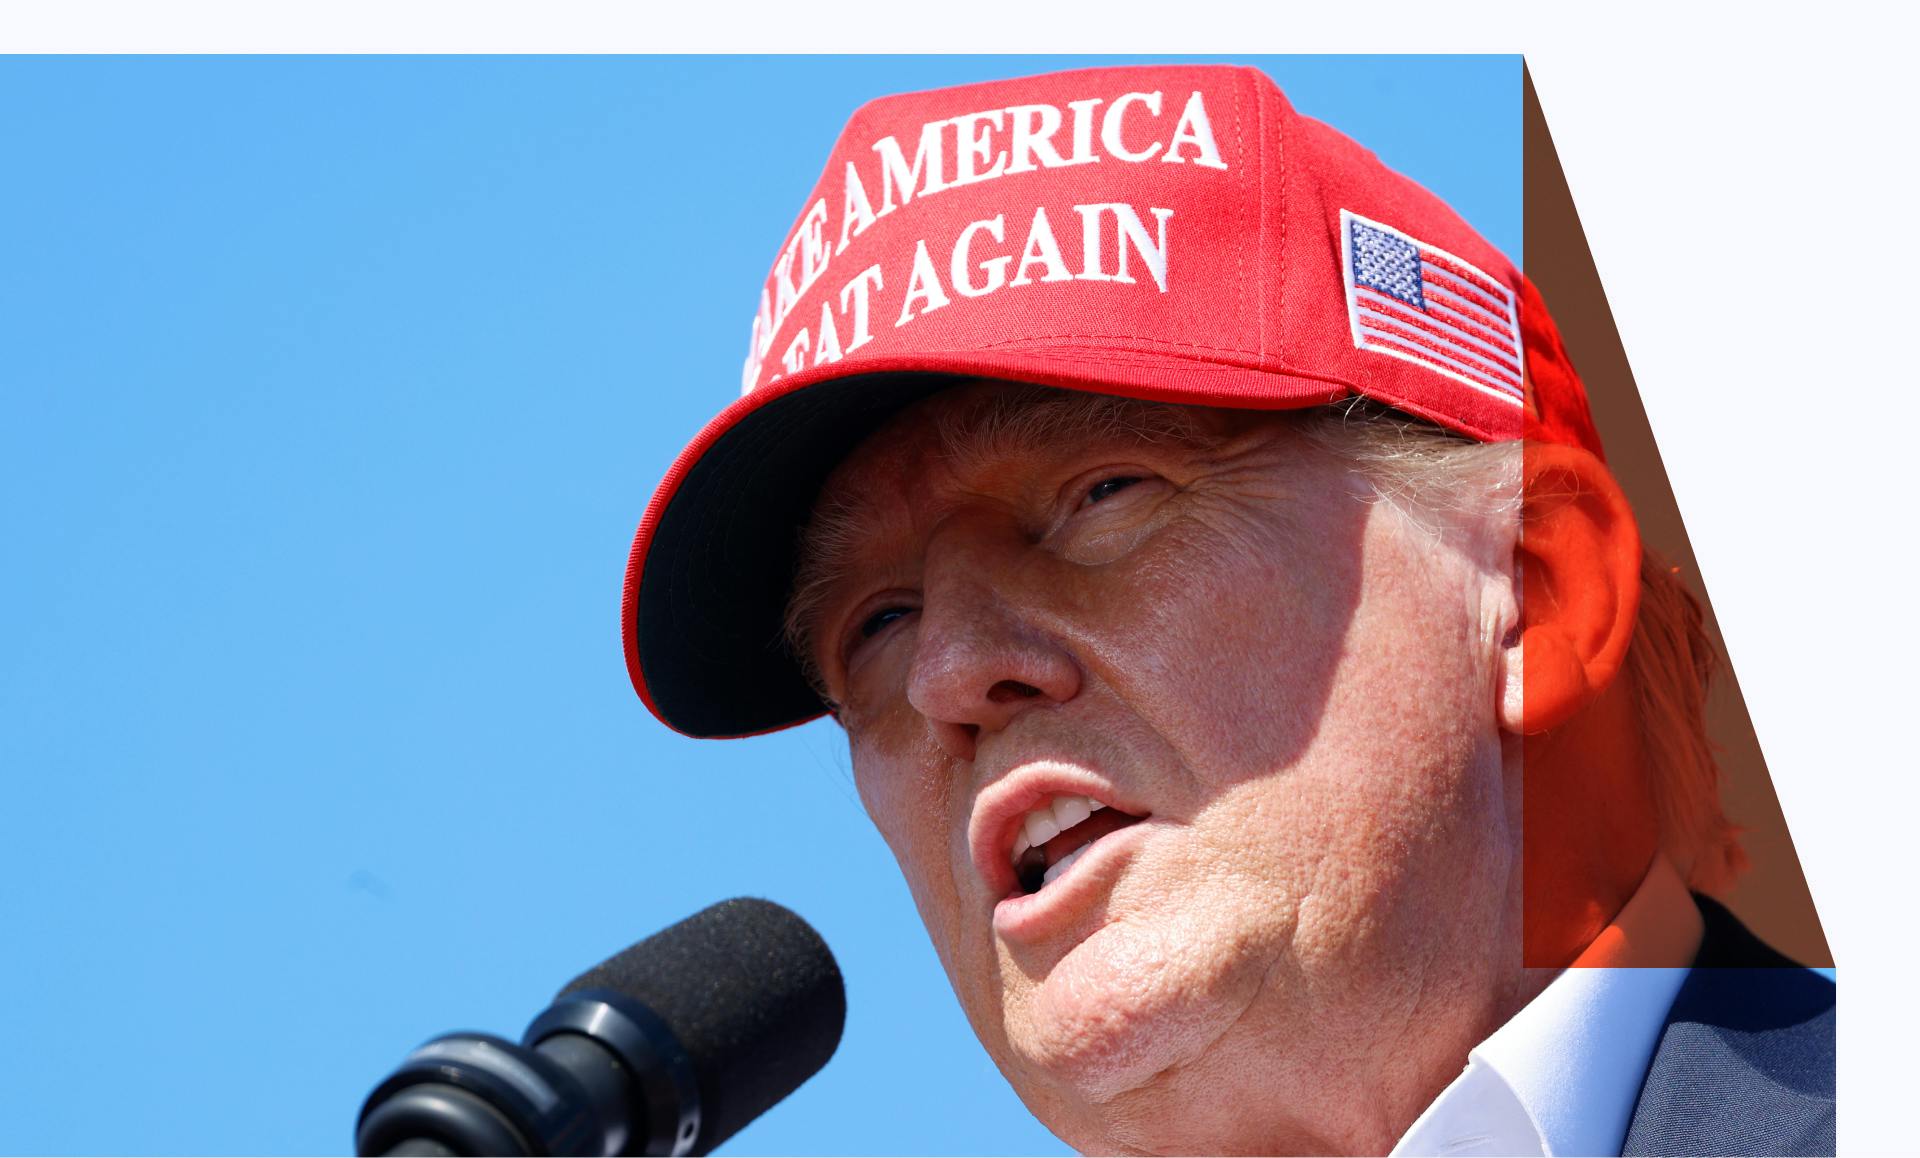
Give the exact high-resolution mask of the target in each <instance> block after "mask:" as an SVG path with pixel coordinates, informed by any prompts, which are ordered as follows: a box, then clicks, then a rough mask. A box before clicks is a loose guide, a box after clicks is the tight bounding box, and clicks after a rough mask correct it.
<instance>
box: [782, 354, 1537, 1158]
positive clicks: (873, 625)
mask: <svg viewBox="0 0 1920 1158" xmlns="http://www.w3.org/2000/svg"><path fill="white" fill-rule="evenodd" d="M817 512H818V514H817V517H816V523H815V527H814V529H813V530H812V532H811V534H812V536H813V537H812V542H811V551H812V554H813V557H814V558H813V562H812V564H811V565H810V567H809V568H808V570H807V571H806V572H805V573H804V574H803V585H802V588H801V591H800V594H799V596H798V597H797V601H796V608H797V612H796V614H797V615H799V616H800V617H801V620H802V627H803V630H804V631H805V633H806V638H808V640H809V644H808V646H809V649H810V652H811V656H812V658H813V660H814V661H815V663H816V664H817V666H818V668H819V672H820V678H821V679H822V681H823V683H824V685H825V687H826V689H827V691H828V693H829V694H830V695H831V697H832V698H833V699H834V701H835V702H836V703H837V704H838V705H839V712H838V716H839V719H840V721H841V723H842V724H843V725H844V726H845V728H846V730H847V734H848V737H849V740H850V743H851V747H852V757H853V767H854V774H855V779H856V782H857V784H858V787H859V791H860V795H861V799H862V800H863V801H864V803H865V805H866V808H867V810H868V812H869V814H870V815H871V816H872V818H873V821H874V823H875V824H876V825H877V826H878V827H879V829H880V832H881V833H882V835H883V836H884V837H885V839H886V841H887V843H888V845H889V846H890V847H891V848H892V850H893V853H894V855H895V857H896V858H897V859H898V861H899V863H900V867H901V869H902V871H903V872H904V873H905V875H906V878H907V881H908V884H909V885H910V886H911V889H912V893H913V896H914V899H915V902H916V903H917V905H918V907H919V910H920V913H921V916H922V918H923V919H924V921H925V922H926V926H927V929H928V931H929V933H930V934H931V935H932V938H933V942H934V945H935V947H936V948H937V950H938V951H939V954H940V957H941V960H942V962H943V963H944V965H945V967H946V970H947V972H948V975H949V976H950V978H951V979H952V982H953V986H954V989H955V991H956V992H957V993H958V995H959V997H960V1000H961V1003H962V1005H963V1006H964V1008H965V1009H966V1012H967V1014H968V1016H969V1018H970V1019H971V1021H972V1024H973V1027H974V1029H975V1031H976V1032H977V1033H978V1034H979V1036H980V1039H981V1041H982V1042H983V1043H984V1044H985V1045H986V1048H987V1049H988V1051H989V1052H990V1053H991V1054H992V1055H993V1057H994V1059H995V1061H996V1062H997V1063H998V1064H999V1065H1000V1067H1001V1068H1002V1070H1003V1071H1004V1072H1005V1073H1006V1074H1007V1076H1008V1077H1009V1079H1010V1080H1011V1081H1012V1082H1013V1083H1014V1085H1015V1088H1016V1089H1017V1090H1018V1091H1019V1092H1020V1094H1021V1095H1022V1097H1023V1098H1024V1099H1025V1100H1026V1101H1027V1103H1028V1105H1029V1106H1030V1107H1031V1108H1032V1109H1033V1110H1034V1111H1035V1112H1036V1114H1038V1116H1039V1117H1040V1118H1041V1119H1042V1120H1043V1121H1045V1122H1046V1123H1047V1124H1048V1125H1049V1126H1050V1127H1051V1128H1053V1129H1054V1130H1055V1132H1057V1133H1059V1134H1060V1135H1061V1136H1062V1137H1063V1138H1065V1139H1066V1140H1067V1141H1069V1142H1070V1143H1072V1144H1075V1145H1077V1146H1080V1147H1082V1148H1089V1149H1105V1150H1119V1149H1129V1148H1135V1147H1140V1148H1144V1147H1147V1146H1153V1147H1156V1148H1161V1147H1166V1146H1169V1145H1171V1146H1174V1147H1176V1148H1177V1147H1179V1145H1180V1139H1181V1138H1182V1137H1189V1136H1190V1137H1191V1144H1190V1145H1188V1146H1187V1147H1186V1148H1189V1149H1195V1148H1197V1149H1203V1150H1221V1149H1223V1148H1234V1147H1235V1146H1238V1145H1241V1144H1243V1143H1244V1145H1245V1146H1246V1147H1247V1148H1252V1149H1274V1148H1285V1147H1295V1146H1297V1147H1300V1148H1305V1149H1344V1148H1348V1147H1352V1146H1359V1147H1362V1148H1366V1147H1369V1146H1379V1145H1380V1141H1379V1138H1378V1137H1377V1130H1375V1131H1373V1132H1369V1129H1370V1128H1369V1127H1368V1126H1366V1125H1364V1124H1356V1123H1355V1122H1354V1119H1355V1118H1356V1109H1355V1107H1356V1106H1365V1107H1367V1108H1366V1109H1364V1110H1361V1111H1360V1112H1358V1114H1357V1116H1358V1118H1360V1119H1367V1118H1368V1117H1369V1115H1371V1114H1374V1112H1375V1111H1374V1109H1373V1107H1374V1106H1375V1105H1377V1116H1378V1117H1379V1118H1380V1119H1381V1121H1382V1122H1385V1121H1387V1120H1397V1121H1399V1122H1401V1123H1404V1121H1405V1120H1407V1118H1406V1117H1399V1116H1398V1115H1400V1114H1402V1112H1403V1107H1402V1105H1401V1103H1407V1104H1409V1105H1411V1107H1412V1110H1413V1111H1417V1109H1418V1108H1419V1106H1420V1105H1422V1104H1424V1099H1426V1098H1430V1097H1431V1096H1432V1095H1433V1094H1434V1093H1435V1092H1437V1087H1436V1088H1424V1089H1417V1090H1409V1089H1402V1088H1401V1087H1402V1086H1408V1085H1413V1086H1422V1087H1424V1086H1426V1085H1428V1084H1430V1083H1429V1082H1428V1081H1427V1079H1426V1078H1425V1077H1423V1076H1415V1075H1423V1074H1425V1073H1426V1072H1427V1071H1429V1070H1431V1068H1432V1066H1431V1064H1430V1058H1432V1057H1439V1056H1442V1055H1445V1056H1449V1057H1451V1058H1452V1059H1453V1061H1452V1062H1451V1063H1450V1064H1448V1065H1444V1066H1443V1068H1444V1069H1450V1070H1452V1071H1453V1072H1457V1064H1458V1060H1457V1059H1458V1058H1459V1057H1462V1056H1464V1054H1465V1051H1466V1049H1467V1048H1468V1047H1469V1046H1470V1045H1471V1044H1472V1043H1473V1042H1474V1041H1477V1040H1478V1039H1479V1037H1481V1036H1484V1034H1485V1033H1486V1032H1487V1031H1488V1030H1490V1029H1491V1028H1492V1026H1493V1025H1494V1024H1497V1021H1498V1018H1499V1017H1500V1016H1502V1014H1503V1012H1505V1011H1507V1010H1508V1007H1509V1006H1510V1005H1512V1004H1513V1002H1514V1000H1515V999H1514V995H1513V992H1512V988H1513V986H1514V985H1516V984H1518V983H1519V982H1518V981H1517V977H1518V946H1519V935H1518V924H1517V922H1518V919H1519V889H1518V884H1519V877H1518V873H1519V868H1518V866H1519V856H1518V849H1519V799H1518V767H1517V760H1512V759H1507V760H1504V761H1503V742H1502V736H1501V734H1500V732H1499V730H1498V728H1497V727H1496V725H1495V718H1496V717H1495V711H1494V708H1495V702H1496V687H1495V683H1496V679H1497V676H1498V672H1497V670H1496V668H1497V662H1498V660H1497V656H1498V655H1499V654H1500V648H1499V643H1500V640H1501V637H1502V636H1503V635H1504V634H1505V632H1506V630H1507V628H1508V627H1510V626H1511V624H1512V623H1513V622H1514V619H1515V614H1516V612H1515V607H1514V604H1513V596H1512V580H1511V577H1510V575H1509V574H1508V569H1509V568H1508V560H1509V559H1510V557H1511V551H1512V538H1511V534H1510V533H1508V534H1507V535H1506V536H1504V537H1502V535H1500V534H1498V533H1495V532H1489V533H1485V534H1479V533H1462V532H1460V531H1459V530H1458V528H1454V529H1453V530H1450V531H1448V532H1446V533H1438V532H1435V531H1432V530H1427V529H1422V528H1421V527H1420V526H1419V525H1417V523H1416V521H1414V520H1410V519H1408V518H1406V517H1405V516H1403V515H1402V513H1401V512H1400V511H1398V510H1396V509H1395V508H1393V507H1392V506H1391V505H1389V504H1386V503H1383V502H1380V501H1377V500H1376V499H1375V497H1374V495H1373V492H1372V490H1371V489H1370V487H1369V484H1368V483H1367V482H1366V481H1365V479H1364V477H1363V476H1362V475H1361V474H1360V473H1359V472H1357V471H1356V470H1355V469H1354V468H1353V467H1352V466H1350V465H1349V464H1348V463H1346V462H1345V461H1343V460H1342V459H1340V458H1339V457H1337V456H1335V455H1334V454H1332V453H1330V452H1329V451H1328V450H1326V449H1325V448H1324V447H1323V446H1321V445H1320V444H1319V443H1317V442H1315V441H1313V440H1311V439H1309V438H1307V437H1305V436H1303V435H1302V434H1301V433H1300V430H1299V427H1298V424H1297V422H1296V421H1295V420H1294V419H1291V418H1288V417H1287V416H1284V415H1261V414H1251V413H1244V412H1231V411H1213V410H1197V409H1176V408H1172V407H1156V406H1148V405H1144V404H1135V403H1124V402H1119V401H1117V400H1112V399H1100V398H1095V397H1092V396H1081V395H1072V394H1066V393H1060V392H1050V391H1039V390H1037V389H1034V388H1024V387H1010V386H1006V385H1000V384H992V383H982V384H977V385H971V386H966V387H962V388H959V389H955V390H950V391H947V392H945V393H943V394H939V395H936V396H934V397H933V398H931V399H929V400H928V401H926V402H924V403H921V404H920V405H918V406H916V407H914V408H913V409H911V410H909V411H907V412H906V413H904V414H903V415H901V416H900V417H899V418H897V419H895V420H894V421H893V422H892V423H891V424H890V425H888V426H887V427H886V428H884V429H883V430H881V431H880V432H879V433H877V434H875V435H874V436H873V437H871V438H870V439H868V440H867V441H866V442H865V443H864V444H863V445H862V446H861V447H860V448H859V449H858V450H857V451H856V452H855V453H854V454H853V455H852V456H850V457H849V458H848V460H847V461H846V462H845V463H844V464H842V466H841V467H840V468H839V469H838V470H837V471H836V473H835V474H834V475H833V477H832V478H831V479H830V480H829V482H828V484H827V487H826V489H825V491H824V492H823V495H822V499H821V503H820V505H819V507H818V508H817ZM1076 798H1079V799H1084V800H1088V801H1091V802H1092V803H1093V804H1102V805H1105V806H1106V807H1105V808H1103V809H1099V810H1098V811H1094V812H1092V813H1091V815H1090V816H1087V817H1086V819H1085V820H1084V821H1082V820H1081V817H1082V816H1083V814H1084V811H1085V806H1083V805H1076V804H1074V803H1073V800H1074V799H1076ZM1061 800H1065V801H1067V803H1065V804H1064V805H1056V804H1055V802H1057V801H1061ZM1049 809H1051V810H1052V820H1051V823H1052V824H1053V825H1054V826H1056V827H1060V828H1062V829H1063V830H1064V831H1062V832H1061V833H1060V834H1059V835H1052V834H1050V833H1049V831H1048V823H1047V821H1045V820H1036V819H1033V817H1035V816H1036V814H1037V815H1038V816H1040V817H1045V816H1047V815H1048V812H1047V811H1046V810H1049ZM1076 822H1078V823H1077V825H1076ZM1023 835H1025V836H1027V837H1029V838H1030V839H1031V840H1033V841H1034V842H1035V843H1037V845H1038V847H1039V849H1040V851H1038V852H1032V851H1029V852H1026V853H1024V854H1021V855H1018V856H1017V855H1016V854H1017V853H1018V852H1019V848H1020V845H1021V844H1022V843H1023V842H1022V841H1021V837H1022V836H1023ZM1089 837H1091V838H1093V839H1092V840H1091V842H1090V843H1089V841H1088V838H1089ZM1082 848H1084V851H1081V852H1079V854H1078V855H1077V856H1076V857H1075V858H1074V859H1073V860H1072V861H1071V862H1070V863H1068V864H1066V866H1065V868H1064V869H1059V870H1056V871H1055V872H1054V873H1053V874H1052V879H1051V880H1048V881H1046V883H1044V884H1041V885H1040V887H1039V888H1038V889H1037V891H1032V892H1029V891H1028V890H1029V888H1030V887H1031V886H1033V885H1034V884H1037V883H1039V881H1038V879H1037V878H1038V877H1039V873H1040V870H1041V869H1043V868H1045V867H1048V866H1051V865H1055V864H1058V863H1059V862H1060V861H1062V860H1063V859H1065V858H1066V857H1067V856H1069V855H1071V854H1073V853H1075V852H1076V851H1077V850H1079V849H1082ZM1448 1051H1452V1052H1450V1053H1449V1052H1448ZM1383 1067H1384V1069H1383ZM1446 1076H1447V1077H1449V1078H1450V1077H1451V1076H1452V1073H1451V1072H1449V1073H1447V1074H1446ZM1441 1084H1444V1081H1443V1082H1442V1083H1441ZM1405 1112H1406V1114H1407V1117H1410V1116H1411V1112H1412V1111H1405ZM1379 1129H1386V1127H1385V1126H1384V1125H1382V1126H1380V1127H1379ZM1391 1141H1392V1136H1391V1134H1389V1135H1387V1137H1386V1139H1385V1142H1386V1144H1391Z"/></svg>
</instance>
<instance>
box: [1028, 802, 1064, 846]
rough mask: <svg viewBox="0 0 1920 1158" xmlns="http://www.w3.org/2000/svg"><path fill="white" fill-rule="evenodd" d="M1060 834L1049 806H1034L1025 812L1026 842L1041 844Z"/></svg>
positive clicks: (1058, 826)
mask: <svg viewBox="0 0 1920 1158" xmlns="http://www.w3.org/2000/svg"><path fill="white" fill-rule="evenodd" d="M1059 835H1060V825H1059V823H1058V822H1057V821H1055V820H1054V819H1053V810H1052V809H1050V808H1036V809H1034V810H1033V811H1032V812H1029V813H1027V843H1029V844H1032V845H1036V846H1037V845H1042V844H1045V843H1047V842H1048V841H1050V840H1052V839H1053V838H1054V837H1056V836H1059Z"/></svg>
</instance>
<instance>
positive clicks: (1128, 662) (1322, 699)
mask: <svg viewBox="0 0 1920 1158" xmlns="http://www.w3.org/2000/svg"><path fill="white" fill-rule="evenodd" d="M1342 513H1343V514H1347V517H1346V518H1345V519H1327V520H1323V521H1324V522H1325V524H1326V525H1325V526H1321V527H1318V528H1303V527H1298V526H1294V525H1291V524H1289V523H1286V522H1284V521H1280V520H1270V521H1265V522H1256V521H1253V520H1236V521H1229V520H1220V521H1218V522H1217V523H1215V524H1213V525H1207V524H1201V523H1198V522H1193V523H1189V524H1187V525H1183V526H1181V527H1179V528H1175V529H1172V530H1173V532H1174V533H1170V534H1169V535H1167V536H1166V537H1165V539H1164V540H1163V541H1161V542H1158V543H1156V544H1155V550H1154V551H1152V552H1151V553H1150V554H1148V555H1146V556H1145V557H1142V558H1138V559H1135V560H1130V561H1129V565H1128V566H1126V567H1123V568H1115V569H1113V570H1112V571H1111V572H1110V573H1109V574H1107V575H1103V576H1101V577H1100V581H1101V583H1102V585H1103V587H1105V589H1106V591H1107V593H1108V598H1107V599H1105V600H1104V601H1102V602H1103V603H1104V606H1103V607H1102V609H1101V610H1102V612H1103V613H1102V614H1100V615H1099V616H1097V617H1090V618H1089V620H1088V623H1089V629H1088V634H1089V637H1090V638H1092V639H1094V640H1097V641H1098V642H1097V643H1096V644H1095V645H1094V648H1093V650H1094V651H1095V652H1096V654H1097V655H1098V659H1099V662H1100V664H1101V666H1102V668H1103V669H1104V670H1103V676H1104V677H1105V678H1106V679H1107V680H1108V681H1109V682H1110V683H1112V684H1113V685H1114V686H1115V687H1116V688H1117V689H1118V690H1119V691H1120V693H1121V695H1122V696H1123V697H1124V698H1126V699H1127V700H1128V701H1129V702H1130V703H1131V704H1132V705H1133V706H1134V708H1135V710H1136V711H1137V712H1138V713H1139V714H1140V715H1141V717H1142V718H1143V719H1145V720H1147V721H1149V722H1150V724H1151V725H1152V726H1153V728H1154V729H1155V731H1157V732H1159V733H1160V734H1161V735H1163V736H1165V737H1167V738H1168V740H1169V741H1170V742H1172V743H1173V744H1174V745H1175V746H1176V747H1177V748H1178V749H1179V750H1180V751H1181V754H1182V755H1183V756H1184V757H1186V759H1187V760H1188V761H1189V762H1190V765H1191V766H1192V767H1193V768H1194V769H1195V770H1196V771H1198V772H1200V773H1201V775H1202V776H1203V778H1204V779H1208V780H1214V781H1238V780H1243V779H1245V778H1247V777H1250V776H1256V775H1260V774H1263V773H1266V772H1269V771H1271V770H1273V769H1274V768H1276V767H1279V766H1284V765H1285V764H1287V763H1289V762H1290V761H1292V760H1293V759H1295V758H1297V757H1298V755H1299V754H1300V753H1301V752H1302V751H1303V750H1304V749H1305V747H1306V745H1307V744H1308V743H1309V742H1310V740H1311V738H1312V736H1313V735H1314V733H1315V731H1316V729H1317V727H1318V725H1319V721H1320V717H1321V714H1322V712H1323V710H1324V708H1325V705H1326V702H1327V698H1328V694H1329V691H1330V688H1331V686H1332V683H1333V678H1334V673H1335V669H1336V665H1337V664H1338V662H1339V661H1340V659H1341V656H1342V652H1343V646H1344V640H1345V636H1346V634H1347V630H1348V626H1349V623H1350V622H1351V620H1352V617H1353V612H1354V607H1355V604H1356V599H1355V596H1354V593H1355V592H1357V590H1358V589H1359V585H1360V573H1361V565H1360V548H1359V538H1360V529H1359V526H1358V522H1359V518H1360V517H1361V516H1362V515H1364V508H1361V507H1359V506H1358V504H1355V507H1354V510H1353V511H1352V512H1351V513H1346V512H1342ZM1091 602H1093V601H1092V600H1089V603H1091Z"/></svg>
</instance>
